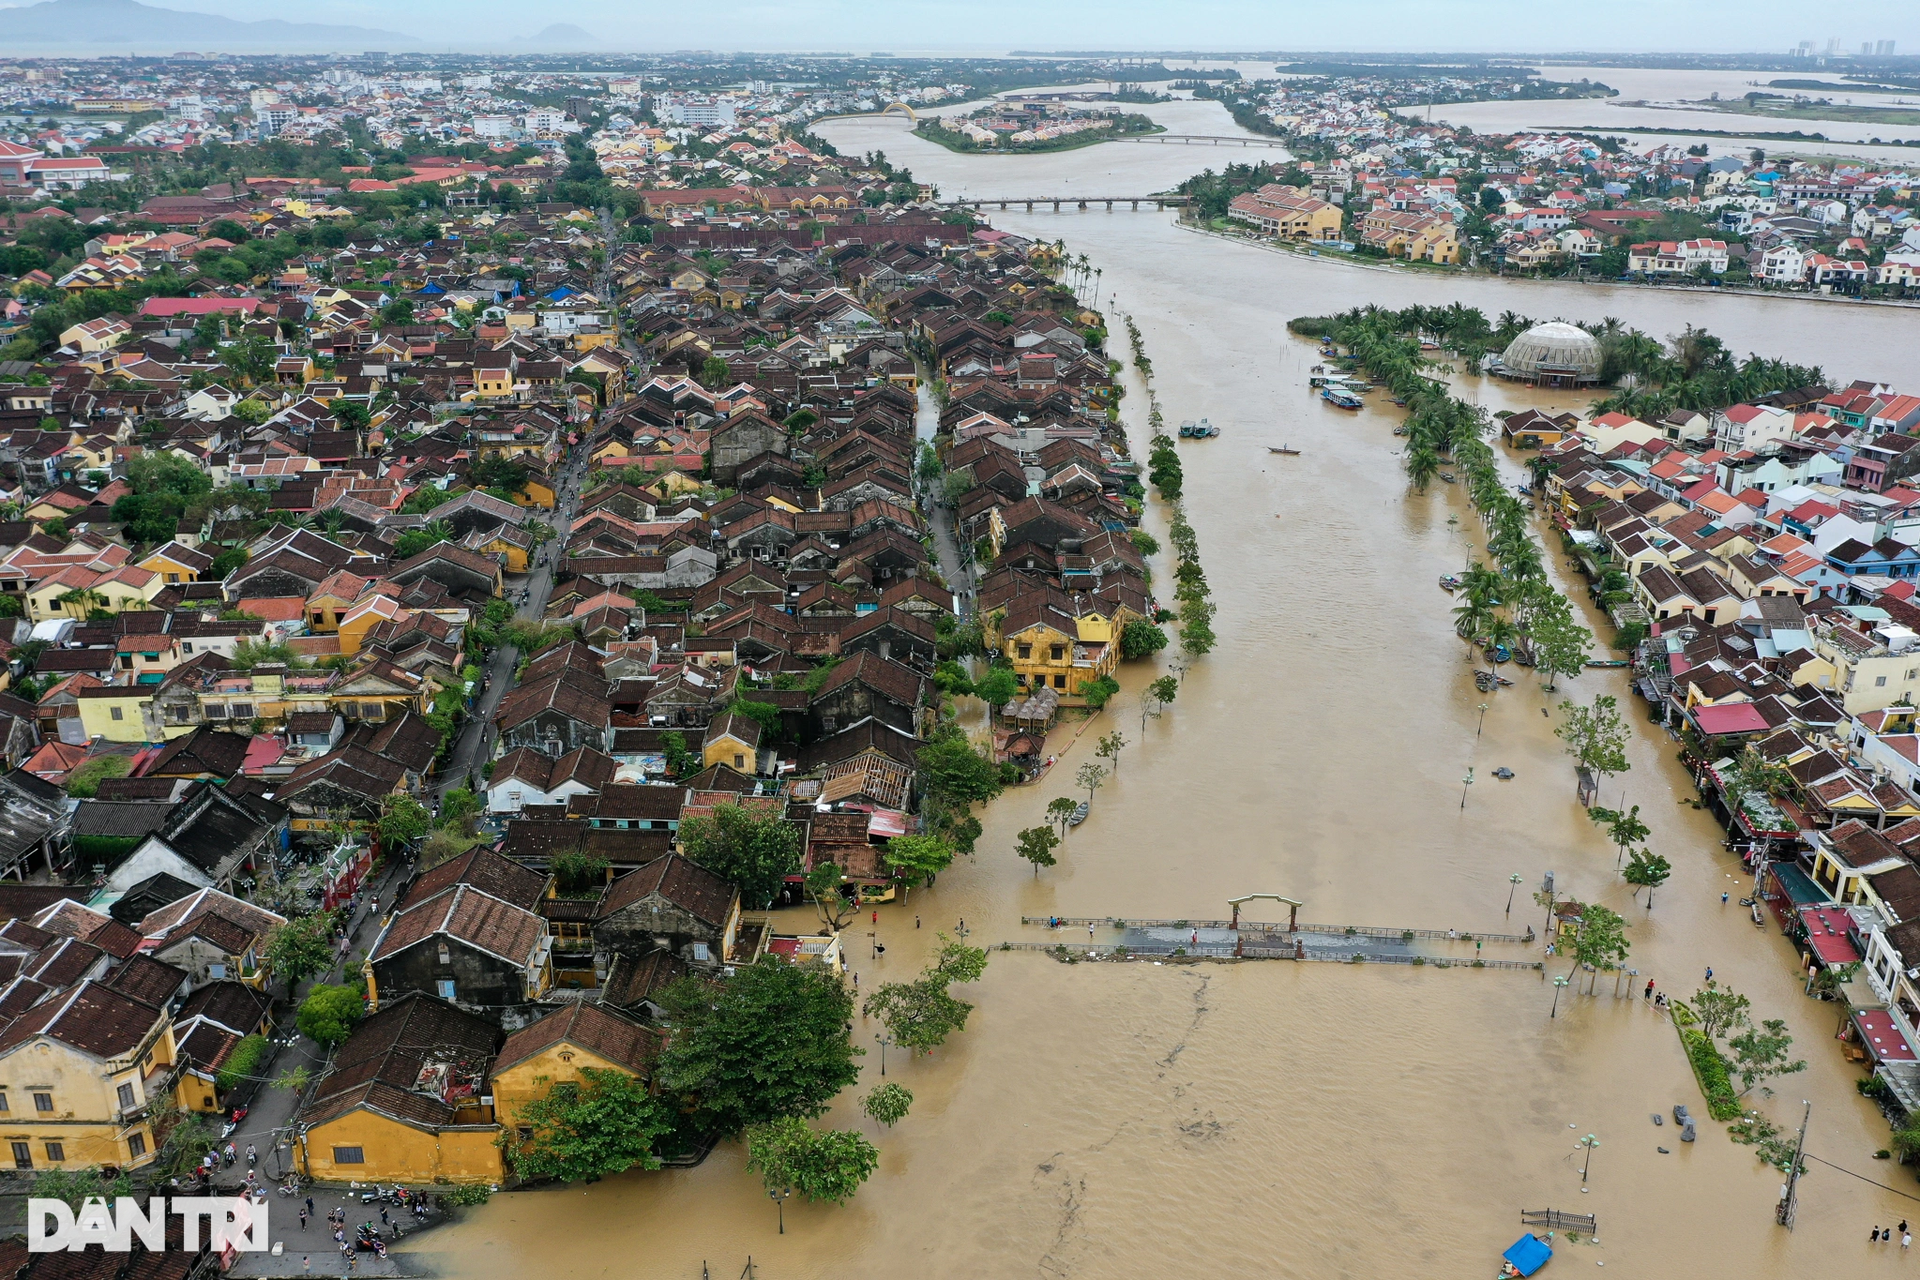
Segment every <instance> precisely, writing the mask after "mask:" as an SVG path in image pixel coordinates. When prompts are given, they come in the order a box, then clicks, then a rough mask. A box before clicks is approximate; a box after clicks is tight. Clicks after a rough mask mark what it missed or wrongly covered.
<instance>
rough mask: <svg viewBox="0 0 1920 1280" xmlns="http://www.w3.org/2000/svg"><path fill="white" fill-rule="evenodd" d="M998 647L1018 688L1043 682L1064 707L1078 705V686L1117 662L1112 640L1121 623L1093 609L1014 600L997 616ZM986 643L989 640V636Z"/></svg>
mask: <svg viewBox="0 0 1920 1280" xmlns="http://www.w3.org/2000/svg"><path fill="white" fill-rule="evenodd" d="M998 623H999V625H998V628H997V630H998V632H999V636H1000V640H999V646H998V647H999V648H1001V649H1003V650H1004V651H1005V652H1006V655H1007V658H1008V660H1009V661H1010V662H1012V663H1013V672H1014V676H1015V678H1016V679H1018V680H1019V681H1020V687H1021V688H1022V689H1038V688H1040V687H1042V686H1043V685H1044V686H1045V687H1047V688H1050V689H1053V690H1054V691H1055V692H1057V693H1058V694H1059V695H1060V701H1061V702H1062V703H1063V704H1065V705H1067V706H1079V705H1082V702H1083V699H1082V698H1081V696H1080V686H1081V685H1082V684H1085V683H1088V682H1089V681H1093V680H1098V679H1100V678H1101V677H1103V676H1110V675H1112V674H1113V670H1114V668H1115V667H1116V666H1118V665H1119V662H1120V646H1119V644H1118V643H1117V642H1116V640H1115V636H1116V635H1117V633H1118V631H1119V629H1120V627H1122V626H1124V625H1125V624H1124V622H1122V623H1119V624H1117V625H1116V623H1115V621H1114V620H1113V619H1110V618H1108V617H1106V616H1104V615H1101V614H1097V613H1087V614H1082V615H1080V616H1079V617H1075V616H1074V615H1072V614H1070V613H1067V612H1066V611H1065V610H1063V609H1060V608H1058V607H1057V606H1054V605H1050V604H1046V603H1043V602H1041V601H1037V600H1028V601H1025V602H1016V603H1015V604H1014V605H1012V606H1011V607H1010V608H1009V610H1008V611H1007V615H1006V617H1004V618H1001V619H998ZM989 643H990V644H991V643H993V641H992V640H989Z"/></svg>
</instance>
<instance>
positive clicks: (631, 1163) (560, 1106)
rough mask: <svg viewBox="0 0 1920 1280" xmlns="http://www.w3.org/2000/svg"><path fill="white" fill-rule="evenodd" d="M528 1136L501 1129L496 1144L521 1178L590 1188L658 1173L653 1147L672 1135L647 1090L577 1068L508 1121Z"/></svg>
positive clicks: (610, 1074)
mask: <svg viewBox="0 0 1920 1280" xmlns="http://www.w3.org/2000/svg"><path fill="white" fill-rule="evenodd" d="M515 1126H517V1127H518V1128H519V1129H523V1130H524V1129H531V1130H532V1133H531V1135H530V1136H528V1137H525V1138H521V1137H517V1136H515V1132H514V1128H511V1127H510V1128H506V1129H503V1130H502V1131H501V1133H500V1138H499V1141H500V1143H501V1145H502V1147H503V1148H504V1149H505V1150H506V1152H507V1155H508V1158H509V1159H510V1160H511V1161H512V1163H513V1168H514V1172H515V1173H517V1174H519V1175H520V1176H521V1177H522V1178H526V1179H540V1178H557V1179H559V1180H560V1181H562V1182H598V1181H599V1180H600V1179H601V1178H604V1177H606V1176H607V1175H608V1174H613V1173H620V1172H623V1171H625V1170H627V1169H632V1168H635V1167H636V1166H637V1167H639V1168H641V1169H658V1168H659V1167H660V1158H659V1157H658V1156H657V1155H655V1154H654V1145H655V1144H656V1143H657V1142H659V1140H660V1139H661V1138H662V1137H664V1136H665V1135H667V1134H668V1133H671V1132H672V1131H673V1119H672V1116H671V1115H670V1114H669V1113H668V1111H667V1108H666V1107H665V1106H664V1105H662V1103H661V1102H660V1100H659V1099H657V1098H655V1097H653V1096H652V1095H651V1094H649V1093H648V1092H647V1086H646V1085H645V1084H644V1083H643V1082H641V1081H640V1080H638V1079H636V1078H635V1077H633V1076H631V1075H628V1074H627V1073H626V1072H624V1071H614V1070H610V1069H607V1068H602V1067H583V1068H581V1071H580V1079H579V1080H578V1081H577V1082H575V1081H570V1080H569V1081H563V1082H561V1083H559V1084H556V1085H554V1086H553V1087H552V1088H551V1089H549V1090H548V1091H547V1094H546V1096H545V1097H542V1098H536V1099H534V1100H533V1101H532V1102H530V1103H528V1104H527V1105H526V1106H525V1107H523V1108H522V1109H521V1111H520V1114H519V1115H518V1116H517V1117H515Z"/></svg>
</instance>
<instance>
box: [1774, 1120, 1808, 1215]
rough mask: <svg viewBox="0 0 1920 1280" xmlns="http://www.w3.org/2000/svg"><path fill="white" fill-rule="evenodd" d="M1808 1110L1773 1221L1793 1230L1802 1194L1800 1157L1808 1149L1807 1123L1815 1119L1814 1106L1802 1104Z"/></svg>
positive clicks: (1801, 1121)
mask: <svg viewBox="0 0 1920 1280" xmlns="http://www.w3.org/2000/svg"><path fill="white" fill-rule="evenodd" d="M1801 1105H1802V1106H1804V1107H1805V1108H1806V1110H1805V1111H1804V1112H1802V1113H1801V1116H1800V1137H1799V1140H1798V1141H1796V1142H1795V1143H1794V1144H1793V1164H1792V1165H1790V1166H1788V1168H1787V1185H1786V1186H1784V1187H1782V1188H1780V1203H1779V1204H1778V1205H1777V1206H1775V1208H1774V1211H1773V1220H1774V1221H1775V1222H1777V1223H1779V1224H1780V1225H1781V1226H1783V1227H1785V1228H1786V1229H1787V1230H1789V1231H1791V1230H1793V1211H1794V1209H1796V1208H1797V1207H1798V1198H1799V1194H1800V1156H1801V1153H1802V1152H1804V1151H1805V1150H1806V1149H1807V1121H1809V1120H1811V1119H1812V1118H1813V1104H1812V1103H1811V1102H1802V1103H1801Z"/></svg>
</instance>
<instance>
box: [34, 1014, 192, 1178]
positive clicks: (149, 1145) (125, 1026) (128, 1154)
mask: <svg viewBox="0 0 1920 1280" xmlns="http://www.w3.org/2000/svg"><path fill="white" fill-rule="evenodd" d="M173 1063H174V1047H173V1029H172V1021H171V1019H169V1017H168V1016H167V1012H166V1010H165V1009H157V1008H155V1007H154V1006H152V1005H149V1004H145V1003H143V1002H141V1001H139V1000H135V999H133V998H132V997H130V996H126V995H122V994H121V993H120V992H118V991H113V990H110V989H109V988H107V987H104V986H102V985H100V984H99V983H98V982H94V981H85V980H83V981H82V982H80V983H79V984H78V985H77V986H74V987H73V988H71V989H69V990H66V991H61V992H56V993H54V994H53V995H51V996H49V997H47V998H46V999H44V1000H42V1001H41V1003H39V1004H38V1005H35V1006H34V1007H33V1008H31V1009H29V1010H27V1012H25V1013H23V1014H21V1015H20V1016H19V1017H18V1018H16V1019H15V1020H14V1021H13V1022H12V1023H11V1024H10V1025H9V1026H8V1027H7V1029H6V1030H5V1031H4V1032H0V1130H4V1133H5V1139H4V1140H5V1141H6V1143H7V1144H8V1145H9V1146H10V1147H11V1148H12V1155H13V1167H14V1168H16V1169H48V1168H76V1169H77V1168H87V1167H91V1166H95V1165H120V1166H123V1167H130V1168H137V1167H139V1166H141V1165H144V1164H147V1163H148V1162H150V1161H151V1160H152V1159H153V1157H154V1149H155V1143H154V1140H153V1130H152V1128H151V1127H150V1126H149V1124H148V1122H147V1114H146V1113H147V1106H148V1104H149V1103H150V1102H154V1101H160V1100H164V1099H167V1098H168V1097H170V1094H171V1083H172V1075H173V1070H172V1069H173Z"/></svg>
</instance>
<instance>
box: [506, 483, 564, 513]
mask: <svg viewBox="0 0 1920 1280" xmlns="http://www.w3.org/2000/svg"><path fill="white" fill-rule="evenodd" d="M558 497H559V496H558V495H557V494H555V493H554V491H553V485H552V484H551V483H549V482H548V481H547V480H546V479H544V478H543V477H541V476H537V475H533V476H528V477H527V482H526V483H525V484H523V485H521V486H520V492H518V493H516V494H514V495H513V501H514V504H515V505H516V506H522V507H539V508H540V509H541V510H542V511H551V510H553V504H554V503H555V502H556V501H558Z"/></svg>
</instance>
